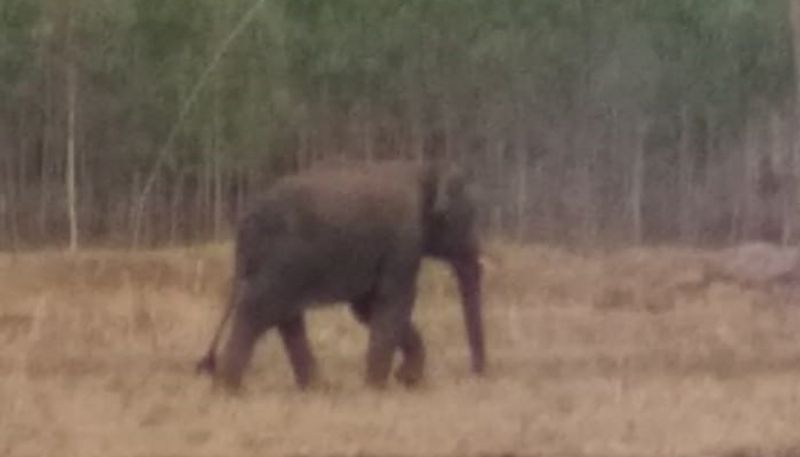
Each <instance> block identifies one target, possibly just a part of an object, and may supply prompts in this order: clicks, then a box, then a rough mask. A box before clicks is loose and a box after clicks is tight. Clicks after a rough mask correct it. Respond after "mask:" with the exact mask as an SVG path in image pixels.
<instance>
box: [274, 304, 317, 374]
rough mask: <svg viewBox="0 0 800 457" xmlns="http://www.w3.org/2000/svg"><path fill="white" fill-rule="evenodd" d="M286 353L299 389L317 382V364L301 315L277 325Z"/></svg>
mask: <svg viewBox="0 0 800 457" xmlns="http://www.w3.org/2000/svg"><path fill="white" fill-rule="evenodd" d="M278 330H279V331H280V334H281V339H283V344H284V346H285V348H286V353H287V354H288V355H289V361H290V362H291V364H292V369H293V370H294V377H295V381H296V382H297V385H298V386H299V387H300V388H303V389H305V388H307V387H309V386H311V385H313V384H315V383H316V382H317V381H318V379H317V378H318V370H317V362H316V360H315V359H314V355H313V354H312V353H311V345H310V344H309V342H308V334H307V333H306V325H305V319H304V318H303V315H302V314H299V315H298V316H296V317H294V318H291V319H288V320H286V321H284V322H282V323H281V324H280V325H278Z"/></svg>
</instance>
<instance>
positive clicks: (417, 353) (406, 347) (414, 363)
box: [394, 322, 425, 386]
mask: <svg viewBox="0 0 800 457" xmlns="http://www.w3.org/2000/svg"><path fill="white" fill-rule="evenodd" d="M400 350H401V351H402V352H403V362H402V363H401V364H400V367H398V368H397V371H396V372H395V374H394V376H395V378H396V379H397V380H398V381H400V382H401V383H403V384H405V385H406V386H414V385H416V384H419V382H420V381H421V380H422V377H423V374H424V371H425V345H424V344H423V342H422V336H421V335H420V333H419V330H417V327H416V326H415V325H414V324H413V323H412V322H409V323H408V325H407V326H406V330H405V332H404V333H403V336H402V338H401V339H400Z"/></svg>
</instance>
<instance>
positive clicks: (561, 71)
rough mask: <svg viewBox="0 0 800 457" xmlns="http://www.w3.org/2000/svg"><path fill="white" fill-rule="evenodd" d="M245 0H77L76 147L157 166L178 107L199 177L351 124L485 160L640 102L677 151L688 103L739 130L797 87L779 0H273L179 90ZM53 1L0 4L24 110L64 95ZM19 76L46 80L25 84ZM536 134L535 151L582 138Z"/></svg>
mask: <svg viewBox="0 0 800 457" xmlns="http://www.w3.org/2000/svg"><path fill="white" fill-rule="evenodd" d="M253 1H254V0H228V1H217V0H168V1H166V0H73V2H72V3H71V5H72V6H73V8H74V9H75V11H74V12H73V14H74V18H75V26H74V31H75V32H76V37H77V39H76V47H77V51H78V53H77V57H78V60H79V62H80V72H81V73H80V75H81V81H82V82H81V91H80V96H81V103H83V106H82V107H81V109H79V113H80V116H81V117H80V119H79V126H80V128H81V129H82V131H83V132H84V134H83V136H82V137H81V138H82V139H81V141H82V148H81V150H82V154H84V155H85V156H86V157H89V158H90V159H91V160H90V163H96V164H104V165H97V166H98V167H100V169H102V168H103V167H105V168H107V169H109V170H112V169H113V170H115V171H114V172H111V171H109V172H108V175H109V176H113V178H111V177H110V178H108V179H109V183H108V185H109V186H112V185H113V184H114V183H115V182H123V181H124V182H126V184H125V186H127V187H131V185H130V183H129V182H128V181H130V180H131V179H132V178H130V177H131V176H132V175H134V174H135V173H140V174H141V173H144V172H145V170H149V169H150V167H151V166H152V163H153V162H154V161H155V160H156V157H155V155H156V153H157V151H158V150H159V148H160V147H161V146H162V145H163V144H164V142H165V140H166V137H167V136H168V134H169V132H170V131H171V130H172V129H173V127H174V125H175V123H176V122H178V115H179V113H180V112H181V110H182V109H183V108H184V107H185V106H189V108H190V110H189V112H188V115H187V117H186V119H185V122H182V124H181V125H180V129H179V135H178V137H177V141H176V142H175V143H174V145H173V147H172V149H171V150H170V151H169V152H168V160H167V163H166V170H167V173H172V174H177V173H179V172H187V173H189V174H190V175H192V176H193V177H194V178H195V179H196V180H198V181H200V180H202V179H205V178H204V175H202V173H205V172H206V171H203V170H204V169H207V168H208V161H209V160H210V159H209V157H215V159H214V160H215V164H216V165H217V166H221V167H222V168H223V169H224V170H226V171H229V172H233V171H234V170H241V169H247V170H251V169H255V168H259V167H260V168H262V169H264V168H271V167H273V165H274V163H275V161H276V160H279V161H280V160H283V159H293V158H296V157H299V155H300V154H301V152H303V151H305V150H304V149H303V148H306V150H310V151H311V152H310V153H311V154H316V155H317V156H319V155H324V154H325V152H324V149H325V148H328V147H329V148H331V149H336V148H337V147H339V149H342V150H346V149H347V148H348V147H353V145H354V144H358V145H361V144H366V143H367V142H366V141H363V138H362V137H364V136H366V135H367V133H364V132H372V133H369V134H370V135H373V137H374V138H373V139H372V141H373V143H374V144H375V146H374V147H375V148H378V149H380V148H382V147H383V148H386V149H388V150H389V151H390V152H389V153H388V154H389V155H392V154H398V151H397V149H399V148H402V147H406V146H402V145H408V144H412V143H414V141H417V142H423V143H424V142H426V141H427V142H430V139H431V138H435V137H436V136H437V135H439V134H441V133H442V131H443V130H447V129H449V130H447V135H449V141H450V142H451V143H457V146H459V147H461V149H459V153H461V154H465V155H466V154H468V152H467V150H468V147H472V146H471V145H476V144H477V145H480V146H475V148H484V149H485V151H484V153H483V155H481V156H482V157H490V158H491V154H495V153H496V152H495V151H496V150H497V148H499V146H495V145H498V144H509V145H512V143H514V142H515V141H521V140H520V138H521V137H523V136H524V135H527V133H524V132H529V131H530V132H548V133H549V130H548V129H549V127H550V126H552V125H572V124H573V123H576V122H579V121H581V120H582V119H583V120H586V119H596V118H600V119H602V122H606V123H610V122H616V121H612V120H609V119H612V118H610V117H609V116H611V115H610V114H609V113H615V114H614V115H615V116H623V118H624V119H634V118H639V117H647V118H648V119H649V120H651V121H653V122H652V124H651V125H653V126H654V129H656V130H659V129H660V131H656V132H653V136H654V138H657V139H658V142H659V147H661V148H663V149H664V150H670V149H674V148H675V147H676V145H677V142H678V141H679V139H678V135H674V134H673V132H675V131H677V129H678V128H679V127H680V125H679V122H680V119H679V116H678V113H680V112H682V111H681V110H685V109H688V110H689V111H690V112H691V116H692V118H702V117H703V116H712V117H713V119H714V124H715V125H716V126H717V128H719V129H720V131H724V132H727V133H729V134H731V135H736V134H737V133H736V132H738V131H740V130H741V127H742V125H743V123H744V122H745V121H746V120H747V118H748V116H749V115H750V113H751V112H752V110H753V107H754V106H755V105H758V104H762V105H763V104H768V105H769V104H780V103H783V101H784V100H786V99H787V98H788V96H789V95H790V94H791V93H792V90H793V84H794V81H793V77H792V71H793V70H792V69H793V62H792V52H791V30H790V25H789V23H788V20H787V17H788V6H787V1H786V0H496V1H486V0H436V1H429V0H266V1H265V2H264V5H263V7H262V8H261V9H260V11H259V12H258V14H256V15H255V17H254V18H253V20H252V21H250V23H248V24H247V25H246V28H245V30H244V32H243V33H241V34H240V35H238V36H237V37H236V38H235V39H234V40H233V41H232V42H231V44H230V47H229V48H227V49H225V50H224V51H225V52H224V53H223V55H222V57H221V59H220V61H219V62H217V65H216V66H214V67H213V68H212V69H211V73H210V77H209V78H208V81H207V82H206V83H205V84H204V85H202V87H201V88H200V93H199V94H198V96H197V98H196V100H194V102H193V103H192V104H191V105H186V103H187V101H188V98H189V96H190V92H191V91H192V89H193V88H194V87H195V85H196V84H197V82H198V80H199V78H200V77H201V75H202V74H203V73H204V72H205V71H206V70H207V69H208V68H209V65H211V64H212V61H213V59H214V56H215V55H216V54H217V53H218V52H219V51H220V50H221V46H222V45H223V43H224V42H225V41H226V39H227V38H228V35H229V34H230V33H231V32H232V30H233V29H234V27H235V25H236V24H237V22H238V21H239V20H240V19H241V17H242V14H243V13H244V12H245V11H247V10H248V9H249V8H251V6H252V5H253ZM58 5H61V3H59V2H57V1H54V0H50V1H47V0H3V1H2V2H0V97H2V99H3V100H6V99H9V100H10V99H12V98H15V100H16V101H17V104H18V105H17V106H27V107H28V108H30V110H32V111H36V110H38V109H39V107H41V106H43V105H45V103H44V101H43V100H44V99H45V98H46V97H56V98H57V96H58V93H59V92H58V90H59V89H53V88H54V87H57V85H58V84H59V82H58V79H57V78H56V77H53V76H52V74H56V75H57V74H58V70H57V69H58V68H60V67H59V65H60V64H59V63H58V62H59V61H58V56H57V55H56V54H57V53H55V54H48V51H47V50H48V49H50V48H53V47H54V46H55V45H57V44H59V42H60V41H63V38H64V37H63V35H59V34H60V33H62V32H60V31H59V30H58V29H57V28H55V25H54V24H56V23H58V20H59V15H60V14H62V9H59V8H57V6H58ZM54 55H55V57H54ZM42 62H45V63H47V62H49V64H50V67H49V68H50V70H47V71H50V72H51V73H52V74H50V75H49V76H45V73H46V70H45V69H44V65H43V64H42ZM53 69H55V70H53ZM32 80H33V81H39V82H42V84H44V85H48V84H49V86H48V87H49V88H50V89H51V90H50V91H49V92H48V91H43V92H42V93H41V94H38V93H36V91H30V90H28V91H24V90H21V89H20V87H22V86H24V85H25V83H26V82H30V81H32ZM46 94H47V95H46ZM48 100H49V99H48ZM56 108H57V106H56ZM359 110H360V111H359ZM10 113H11V110H10V108H9V107H8V106H0V119H2V118H3V117H2V116H3V115H5V116H10ZM354 113H356V114H354ZM358 113H361V114H358ZM364 113H366V114H364ZM357 115H360V116H362V117H361V118H357V117H356V116H357ZM625 116H627V117H625ZM359 119H360V120H359ZM613 119H621V118H618V117H614V118H613ZM52 122H57V121H52ZM587 122H589V121H587ZM592 122H594V121H592ZM620 122H623V123H624V122H625V121H624V120H623V121H620ZM415 123H417V124H419V125H418V126H417V125H416V124H415ZM354 126H355V127H354ZM606 127H607V126H606ZM351 128H352V131H351V130H348V129H351ZM415 128H416V129H417V130H414V129H415ZM359 129H360V130H359ZM515 129H516V130H515ZM512 130H515V131H517V132H523V133H517V134H516V136H514V135H511V134H510V133H509V132H511V131H512ZM567 130H569V129H567ZM353 132H356V133H353ZM410 132H411V133H410ZM414 132H415V133H414ZM414 135H416V136H417V137H419V138H416V137H415V138H412V139H409V137H412V136H414ZM492 135H494V136H492ZM531 135H533V134H531ZM571 140H572V138H569V137H568V138H566V139H565V140H564V142H565V143H568V142H569V141H571ZM530 143H532V144H528V145H526V146H520V148H523V149H525V150H526V151H528V152H529V154H530V155H531V157H530V160H531V161H533V160H534V159H537V158H538V157H539V156H542V155H545V156H548V157H550V158H553V155H555V154H560V155H562V156H564V155H567V154H574V155H575V157H560V156H559V157H554V158H553V160H564V162H565V163H575V160H573V159H575V158H576V157H582V155H581V154H583V153H584V152H581V151H572V152H566V151H567V150H568V149H569V148H566V149H564V150H558V151H556V150H555V149H553V148H551V147H545V146H543V145H542V144H544V143H546V141H544V140H542V141H541V142H540V143H536V142H535V141H530ZM533 143H536V144H533ZM398 144H399V145H401V146H398ZM426 144H427V143H426ZM337 145H338V146H337ZM512 146H513V145H512ZM617 146H618V145H616V144H611V143H605V144H603V145H601V146H598V150H607V151H611V150H614V149H615V148H616V147H617ZM391 148H395V149H391ZM492 148H494V149H492ZM542 150H544V152H542ZM303 153H309V152H308V151H306V152H303ZM498 154H499V153H498ZM698 154H699V153H698ZM487 160H489V159H487ZM298 161H299V159H298ZM609 163H611V162H609ZM659 163H669V161H668V160H666V159H664V158H661V159H659ZM134 172H135V173H134ZM102 175H103V176H106V174H105V173H103V174H102ZM42 179H43V178H42ZM615 179H616V178H615ZM126 180H127V181H126ZM610 181H611V179H609V182H610ZM98 187H101V186H98ZM98 192H99V190H98Z"/></svg>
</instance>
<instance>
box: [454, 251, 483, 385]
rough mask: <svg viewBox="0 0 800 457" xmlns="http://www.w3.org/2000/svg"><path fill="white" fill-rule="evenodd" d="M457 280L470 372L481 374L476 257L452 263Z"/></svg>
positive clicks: (481, 320) (472, 256)
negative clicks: (469, 356) (462, 310)
mask: <svg viewBox="0 0 800 457" xmlns="http://www.w3.org/2000/svg"><path fill="white" fill-rule="evenodd" d="M453 269H454V271H455V274H456V278H457V279H458V290H459V292H460V294H461V305H462V306H463V308H464V324H465V327H466V332H467V340H468V341H469V348H470V353H471V354H472V371H473V372H475V373H479V374H480V373H483V372H484V370H485V368H486V348H485V346H484V336H483V317H482V314H481V312H482V311H481V308H482V303H481V266H480V262H479V261H478V256H477V255H470V256H465V257H462V258H460V259H457V260H455V261H454V262H453Z"/></svg>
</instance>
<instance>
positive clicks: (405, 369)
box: [351, 292, 425, 386]
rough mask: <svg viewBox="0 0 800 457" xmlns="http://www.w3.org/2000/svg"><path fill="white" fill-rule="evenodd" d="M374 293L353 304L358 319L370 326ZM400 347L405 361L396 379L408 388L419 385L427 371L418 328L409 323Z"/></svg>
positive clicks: (400, 339) (398, 370)
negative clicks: (425, 370)
mask: <svg viewBox="0 0 800 457" xmlns="http://www.w3.org/2000/svg"><path fill="white" fill-rule="evenodd" d="M374 295H375V294H374V292H370V293H368V294H366V295H364V296H361V297H358V298H356V299H354V300H353V301H352V302H351V309H352V311H353V314H354V315H355V316H356V319H357V320H358V321H359V322H361V323H362V324H364V325H369V322H370V319H371V318H372V307H373V306H374V303H373V301H374V299H375V297H374ZM398 345H399V348H400V351H401V352H402V353H403V361H402V363H401V364H400V367H398V369H397V371H396V372H395V378H396V379H397V380H398V381H400V382H401V383H403V384H405V385H407V386H413V385H416V384H418V383H419V382H420V381H421V380H422V377H423V374H424V369H425V346H424V344H423V342H422V337H421V335H420V333H419V331H418V330H417V328H416V326H415V325H414V324H413V323H412V322H410V321H409V323H408V325H407V326H406V328H405V330H403V332H402V334H401V335H400V337H399V341H398Z"/></svg>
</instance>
